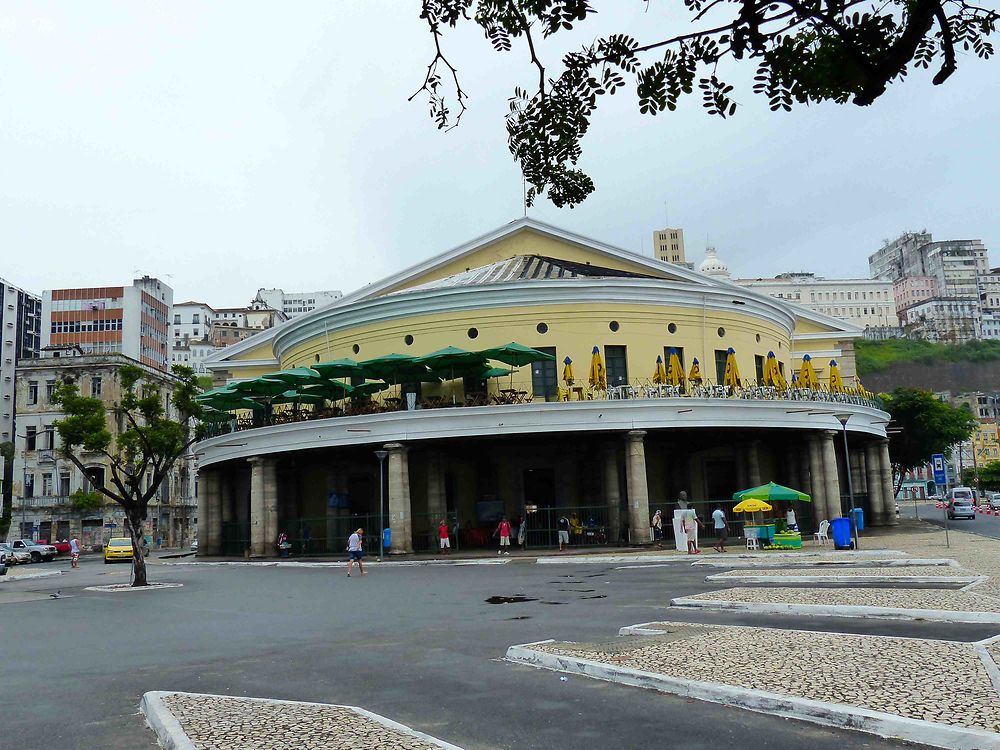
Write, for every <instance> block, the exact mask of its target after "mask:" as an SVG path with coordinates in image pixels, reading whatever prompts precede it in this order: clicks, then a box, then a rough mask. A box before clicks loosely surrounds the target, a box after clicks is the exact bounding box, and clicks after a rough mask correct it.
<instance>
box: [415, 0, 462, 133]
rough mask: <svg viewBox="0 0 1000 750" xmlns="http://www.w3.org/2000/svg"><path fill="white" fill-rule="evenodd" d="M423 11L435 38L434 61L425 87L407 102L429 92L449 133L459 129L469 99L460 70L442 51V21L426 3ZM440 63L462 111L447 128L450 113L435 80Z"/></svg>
mask: <svg viewBox="0 0 1000 750" xmlns="http://www.w3.org/2000/svg"><path fill="white" fill-rule="evenodd" d="M423 10H424V12H423V15H424V16H425V17H426V19H427V26H428V27H429V28H430V30H431V36H433V37H434V59H432V60H431V62H430V65H428V66H427V73H426V74H425V75H424V83H423V85H422V86H421V87H420V88H419V89H417V90H416V91H414V92H413V93H412V94H411V95H410V97H409V98H408V99H407V100H406V101H408V102H412V101H413V99H414V98H415V97H416V96H417V94H419V93H420V92H421V91H425V92H427V95H428V96H429V97H430V98H431V110H432V112H433V109H434V101H435V100H437V102H438V107H439V109H438V111H439V113H440V114H439V117H438V127H439V128H443V129H444V130H445V132H447V131H448V130H451V129H452V128H455V127H458V124H459V122H461V120H462V115H464V114H465V111H466V109H467V107H466V106H465V100H466V99H468V98H469V97H468V95H467V94H466V93H465V91H463V90H462V84H461V83H460V82H459V80H458V69H457V68H456V67H455V66H454V65H452V64H451V61H450V60H449V59H448V58H447V57H446V56H445V54H444V52H443V51H442V50H441V22H440V20H439V19H438V18H437V16H436V15H434V14H433V13H432V12H431V10H430V9H429V8H428V7H427V3H426V2H425V3H424V6H423ZM438 63H444V65H445V67H447V68H448V71H449V72H450V73H451V79H452V82H453V83H454V85H455V98H456V100H457V101H458V106H459V107H460V109H459V110H458V114H457V115H456V116H455V120H454V122H453V123H452V124H451V125H450V126H449V127H447V128H445V127H444V125H445V124H446V123H447V121H448V111H447V110H446V109H445V108H444V97H442V96H439V95H438V93H437V87H438V83H437V81H436V80H435V79H436V78H437V66H438Z"/></svg>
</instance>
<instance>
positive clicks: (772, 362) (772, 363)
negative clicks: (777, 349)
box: [764, 352, 788, 391]
mask: <svg viewBox="0 0 1000 750" xmlns="http://www.w3.org/2000/svg"><path fill="white" fill-rule="evenodd" d="M764 385H769V386H771V387H773V388H777V389H778V390H779V391H784V390H786V389H787V388H788V383H786V382H785V376H784V375H782V374H781V368H780V367H779V366H778V358H777V357H775V356H774V352H768V353H767V361H766V362H764Z"/></svg>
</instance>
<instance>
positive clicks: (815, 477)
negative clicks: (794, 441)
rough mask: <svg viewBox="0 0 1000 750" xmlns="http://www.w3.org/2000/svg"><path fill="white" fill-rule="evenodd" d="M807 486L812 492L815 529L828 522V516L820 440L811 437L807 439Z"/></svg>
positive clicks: (816, 436)
mask: <svg viewBox="0 0 1000 750" xmlns="http://www.w3.org/2000/svg"><path fill="white" fill-rule="evenodd" d="M809 484H810V489H811V490H812V501H813V518H814V520H815V522H816V528H819V523H820V521H822V520H824V519H826V520H829V518H830V514H829V512H828V511H827V509H826V485H825V484H824V482H823V450H822V447H821V438H820V437H819V436H818V435H813V436H812V437H810V438H809Z"/></svg>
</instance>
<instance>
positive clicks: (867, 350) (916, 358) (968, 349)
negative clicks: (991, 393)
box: [855, 339, 1000, 376]
mask: <svg viewBox="0 0 1000 750" xmlns="http://www.w3.org/2000/svg"><path fill="white" fill-rule="evenodd" d="M855 356H856V362H857V368H858V374H859V375H861V376H864V375H868V374H870V373H873V372H880V371H882V370H885V369H886V368H887V367H889V366H890V365H893V364H895V363H897V362H919V363H921V364H925V365H933V364H938V363H944V362H995V361H998V360H1000V341H992V340H990V341H969V342H968V343H965V344H933V343H931V342H930V341H921V340H915V339H889V340H887V341H867V340H865V339H861V340H858V341H857V342H855Z"/></svg>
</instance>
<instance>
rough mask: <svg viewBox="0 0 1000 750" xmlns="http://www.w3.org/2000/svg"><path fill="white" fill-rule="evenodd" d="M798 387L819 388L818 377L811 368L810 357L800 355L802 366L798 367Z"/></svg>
mask: <svg viewBox="0 0 1000 750" xmlns="http://www.w3.org/2000/svg"><path fill="white" fill-rule="evenodd" d="M799 388H819V378H817V377H816V371H815V370H814V369H813V365H812V357H810V356H809V355H808V354H805V355H803V356H802V367H801V368H800V369H799Z"/></svg>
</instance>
